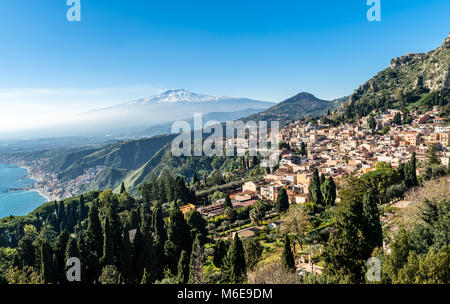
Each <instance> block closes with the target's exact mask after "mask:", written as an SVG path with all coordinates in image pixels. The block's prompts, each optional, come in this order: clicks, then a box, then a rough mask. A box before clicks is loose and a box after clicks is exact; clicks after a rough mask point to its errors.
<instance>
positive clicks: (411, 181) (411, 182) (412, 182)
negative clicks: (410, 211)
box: [404, 152, 419, 188]
mask: <svg viewBox="0 0 450 304" xmlns="http://www.w3.org/2000/svg"><path fill="white" fill-rule="evenodd" d="M404 183H405V186H406V187H407V188H411V187H416V186H418V185H419V182H418V181H417V175H416V152H413V153H412V155H411V160H410V161H409V162H408V164H407V165H406V166H405V167H404Z"/></svg>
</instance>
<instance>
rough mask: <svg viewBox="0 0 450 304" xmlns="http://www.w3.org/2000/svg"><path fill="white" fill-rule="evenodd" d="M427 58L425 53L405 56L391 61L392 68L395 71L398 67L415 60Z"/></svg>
mask: <svg viewBox="0 0 450 304" xmlns="http://www.w3.org/2000/svg"><path fill="white" fill-rule="evenodd" d="M424 56H425V54H423V53H409V54H406V55H405V56H401V57H397V58H394V59H392V60H391V68H392V69H394V68H396V67H399V66H402V65H404V64H407V63H408V62H410V61H412V60H415V59H421V58H423V57H424Z"/></svg>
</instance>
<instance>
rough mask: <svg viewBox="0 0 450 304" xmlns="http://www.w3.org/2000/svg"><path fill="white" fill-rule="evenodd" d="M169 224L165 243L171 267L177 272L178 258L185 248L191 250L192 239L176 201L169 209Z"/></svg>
mask: <svg viewBox="0 0 450 304" xmlns="http://www.w3.org/2000/svg"><path fill="white" fill-rule="evenodd" d="M168 222H169V225H168V227H167V241H166V242H165V245H164V251H165V253H166V256H167V262H168V266H169V269H170V270H171V271H172V273H174V274H175V273H176V271H177V265H178V259H179V257H180V255H181V252H182V251H183V250H185V251H187V252H190V251H191V246H192V241H191V234H190V230H189V226H188V224H187V222H186V220H185V219H184V216H183V213H181V211H180V209H179V208H178V207H177V206H176V204H175V203H173V204H172V207H171V208H170V210H169V221H168Z"/></svg>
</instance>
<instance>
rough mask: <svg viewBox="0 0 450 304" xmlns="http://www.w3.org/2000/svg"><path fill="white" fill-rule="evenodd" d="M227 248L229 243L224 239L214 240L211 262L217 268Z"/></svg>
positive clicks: (219, 266)
mask: <svg viewBox="0 0 450 304" xmlns="http://www.w3.org/2000/svg"><path fill="white" fill-rule="evenodd" d="M228 248H229V244H228V243H227V242H226V241H224V240H222V239H219V240H218V241H217V242H216V246H215V248H214V257H213V262H214V265H215V266H216V267H218V268H221V267H222V265H223V260H224V258H225V256H226V255H227V251H228Z"/></svg>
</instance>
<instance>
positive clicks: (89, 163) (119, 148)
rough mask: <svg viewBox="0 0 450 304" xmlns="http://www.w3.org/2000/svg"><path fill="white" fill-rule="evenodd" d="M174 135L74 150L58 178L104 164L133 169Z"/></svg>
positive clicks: (60, 170) (66, 178)
mask: <svg viewBox="0 0 450 304" xmlns="http://www.w3.org/2000/svg"><path fill="white" fill-rule="evenodd" d="M175 136H176V135H164V136H158V137H152V138H146V139H140V140H133V141H122V142H119V143H116V144H112V145H107V146H104V147H102V148H100V149H96V150H94V151H88V152H89V153H86V152H84V151H82V152H75V154H74V153H70V154H68V155H67V156H66V159H65V161H64V162H63V164H62V165H61V167H60V168H59V170H58V171H57V172H58V179H60V180H63V181H67V180H70V179H74V178H76V177H78V176H80V175H82V174H83V172H84V171H85V170H86V169H89V168H93V167H96V166H105V167H108V168H113V169H119V168H120V169H127V170H135V169H137V168H139V167H140V166H142V165H143V164H144V163H145V162H147V161H148V160H149V159H150V158H151V157H152V156H153V155H154V154H155V153H156V152H157V151H158V150H160V149H161V148H162V147H163V146H164V145H166V144H167V143H168V142H170V141H171V140H172V139H173V138H174V137H175Z"/></svg>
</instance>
